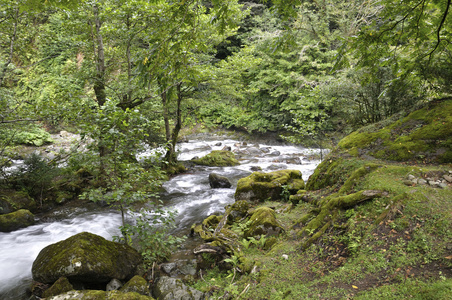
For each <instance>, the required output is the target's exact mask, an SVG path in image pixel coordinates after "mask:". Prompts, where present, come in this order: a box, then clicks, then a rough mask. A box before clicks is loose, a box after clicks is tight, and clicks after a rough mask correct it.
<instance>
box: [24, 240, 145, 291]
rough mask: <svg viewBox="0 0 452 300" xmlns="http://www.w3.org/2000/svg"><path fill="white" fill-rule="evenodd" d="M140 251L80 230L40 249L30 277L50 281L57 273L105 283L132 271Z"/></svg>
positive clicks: (88, 281)
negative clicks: (78, 232)
mask: <svg viewBox="0 0 452 300" xmlns="http://www.w3.org/2000/svg"><path fill="white" fill-rule="evenodd" d="M140 262H141V256H140V254H139V253H138V252H137V251H136V250H135V249H133V248H131V247H130V246H127V245H124V244H119V243H114V242H110V241H107V240H106V239H104V238H103V237H101V236H98V235H95V234H92V233H88V232H83V233H80V234H77V235H75V236H72V237H70V238H68V239H66V240H64V241H61V242H58V243H56V244H52V245H49V246H47V247H45V248H44V249H42V250H41V252H40V253H39V255H38V257H37V258H36V260H35V261H34V262H33V267H32V274H33V279H34V280H36V281H38V282H43V283H53V282H55V281H56V280H58V278H60V277H66V278H68V279H69V280H70V281H74V282H82V283H87V284H93V283H94V284H95V283H99V284H106V283H107V282H109V281H110V280H112V279H114V278H116V279H119V280H126V279H129V278H131V277H133V276H134V275H135V271H136V267H137V266H138V264H139V263H140Z"/></svg>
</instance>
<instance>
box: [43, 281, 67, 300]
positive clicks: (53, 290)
mask: <svg viewBox="0 0 452 300" xmlns="http://www.w3.org/2000/svg"><path fill="white" fill-rule="evenodd" d="M73 289H74V287H73V286H72V284H71V283H70V282H69V280H67V278H66V277H60V278H59V279H58V280H57V281H55V283H54V284H53V285H52V286H51V287H50V288H49V289H47V290H46V291H45V292H44V293H43V294H42V297H43V298H48V297H52V296H57V295H60V294H63V293H66V292H69V291H72V290H73Z"/></svg>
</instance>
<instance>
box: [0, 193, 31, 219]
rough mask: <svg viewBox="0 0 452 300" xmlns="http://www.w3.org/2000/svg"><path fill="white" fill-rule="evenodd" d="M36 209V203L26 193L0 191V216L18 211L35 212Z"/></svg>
mask: <svg viewBox="0 0 452 300" xmlns="http://www.w3.org/2000/svg"><path fill="white" fill-rule="evenodd" d="M36 208H37V205H36V202H35V201H34V200H33V199H32V198H31V197H30V196H29V195H28V194H27V193H26V192H23V191H15V190H11V189H7V190H0V215H2V214H9V213H12V212H14V211H16V210H19V209H28V210H29V211H35V210H36Z"/></svg>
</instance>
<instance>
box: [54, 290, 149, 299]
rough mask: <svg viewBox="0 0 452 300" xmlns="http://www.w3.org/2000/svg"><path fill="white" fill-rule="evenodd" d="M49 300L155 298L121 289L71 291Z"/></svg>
mask: <svg viewBox="0 0 452 300" xmlns="http://www.w3.org/2000/svg"><path fill="white" fill-rule="evenodd" d="M47 299H48V300H154V298H152V297H150V296H144V295H140V294H138V293H133V292H130V293H122V292H120V291H109V292H106V291H98V290H85V291H70V292H67V293H65V294H61V295H58V296H54V297H50V298H47Z"/></svg>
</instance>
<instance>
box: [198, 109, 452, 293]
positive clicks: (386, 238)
mask: <svg viewBox="0 0 452 300" xmlns="http://www.w3.org/2000/svg"><path fill="white" fill-rule="evenodd" d="M451 107H452V101H451V100H444V101H438V102H435V103H430V104H428V105H427V106H425V107H424V108H422V109H420V110H417V111H415V112H413V113H411V114H409V115H408V116H406V117H404V118H401V119H399V120H394V121H393V122H388V121H386V122H385V123H386V124H383V123H380V124H376V125H374V126H373V128H374V129H373V130H371V129H370V128H367V129H366V130H367V131H366V130H361V131H358V132H355V133H353V134H351V135H350V136H348V137H346V138H345V139H343V140H342V141H341V142H340V143H339V146H338V147H337V149H335V150H333V151H332V152H331V153H330V155H329V156H328V157H327V158H326V159H325V160H324V161H323V162H322V163H321V164H320V165H319V166H318V168H317V169H316V170H315V172H314V174H313V175H312V176H311V177H310V178H309V180H308V181H307V183H306V187H305V189H303V190H300V191H298V192H297V194H296V195H292V196H290V197H289V199H295V198H296V199H297V201H296V202H295V201H294V202H293V203H292V202H290V201H287V198H285V197H274V199H273V200H272V201H266V200H267V199H268V197H267V198H265V199H261V201H263V202H259V201H255V202H254V203H255V204H254V205H257V207H265V209H264V210H269V209H270V208H271V211H273V212H274V213H275V218H276V219H277V222H278V225H279V226H281V229H282V230H281V231H280V232H279V234H278V235H274V236H273V237H270V236H265V235H261V239H264V240H262V241H260V242H259V238H258V237H256V236H249V235H248V237H247V235H244V234H243V233H245V232H247V230H249V228H250V226H251V225H252V222H251V221H249V220H250V219H249V217H246V215H248V216H251V215H252V212H253V210H255V209H256V207H254V208H252V207H251V208H248V209H247V210H244V211H243V212H242V214H241V217H239V218H234V219H233V220H232V221H231V220H230V223H229V226H230V228H231V229H232V230H233V231H235V233H236V236H239V238H238V239H235V240H234V237H233V235H229V236H227V238H229V239H232V240H234V241H233V242H230V243H232V244H233V245H235V247H231V248H232V249H233V250H230V252H229V258H228V259H226V260H227V261H228V262H229V263H230V264H232V268H229V271H222V270H223V269H224V268H223V266H222V265H221V263H220V262H218V261H215V260H211V265H210V267H209V268H208V270H205V271H204V273H203V278H202V280H199V281H197V282H196V283H195V284H194V287H196V288H198V289H200V290H202V291H205V292H210V295H211V296H210V299H220V298H221V299H224V298H222V297H225V296H226V297H229V298H228V299H351V298H353V299H382V298H385V299H407V298H410V299H449V297H450V294H451V293H452V230H451V228H452V220H451V218H450V216H451V215H452V197H451V196H452V165H451V159H450V156H449V155H450V153H449V152H450V151H451V150H450V149H451V148H450V147H448V145H450V141H451V130H452V129H451V128H452V123H451V119H450V118H451V116H452V113H451V110H450V109H451ZM400 133H403V135H400ZM366 137H367V138H366ZM404 144H405V146H404ZM397 145H398V146H397ZM415 145H422V147H420V148H418V147H417V146H415ZM404 151H405V152H404ZM254 194H256V193H254ZM254 200H256V199H254ZM298 201H299V202H298ZM237 203H239V202H237ZM240 203H243V200H242V201H241V202H240ZM256 203H257V204H256ZM228 212H229V210H227V213H228ZM243 215H245V217H243ZM230 219H231V218H230ZM221 220H222V218H221V217H216V218H215V223H214V224H213V228H215V227H216V228H218V227H219V226H221ZM211 225H212V224H210V225H209V224H205V228H208V227H209V226H211ZM240 233H242V234H240ZM270 238H271V239H272V240H273V241H272V243H271V244H270V245H271V246H270V247H263V245H265V244H266V240H269V239H270Z"/></svg>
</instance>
